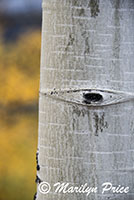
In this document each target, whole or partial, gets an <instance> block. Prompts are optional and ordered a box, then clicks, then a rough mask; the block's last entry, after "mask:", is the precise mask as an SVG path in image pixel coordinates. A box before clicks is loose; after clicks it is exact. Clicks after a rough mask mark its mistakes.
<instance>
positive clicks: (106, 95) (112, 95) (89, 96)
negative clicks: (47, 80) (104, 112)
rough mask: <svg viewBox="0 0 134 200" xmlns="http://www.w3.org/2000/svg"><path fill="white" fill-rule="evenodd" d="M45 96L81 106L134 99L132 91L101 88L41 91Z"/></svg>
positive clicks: (109, 103) (102, 104)
mask: <svg viewBox="0 0 134 200" xmlns="http://www.w3.org/2000/svg"><path fill="white" fill-rule="evenodd" d="M40 94H43V95H45V96H47V97H50V98H54V99H57V100H60V101H64V102H68V103H74V104H79V105H82V106H90V107H91V106H96V107H100V106H108V105H112V104H118V103H123V102H126V101H131V100H134V94H133V93H126V92H119V91H115V90H102V89H69V90H67V89H66V90H55V89H54V90H51V91H41V92H40Z"/></svg>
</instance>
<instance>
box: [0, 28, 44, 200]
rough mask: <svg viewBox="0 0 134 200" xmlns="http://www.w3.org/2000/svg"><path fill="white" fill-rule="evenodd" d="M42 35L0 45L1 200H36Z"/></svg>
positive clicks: (28, 35)
mask: <svg viewBox="0 0 134 200" xmlns="http://www.w3.org/2000/svg"><path fill="white" fill-rule="evenodd" d="M40 40H41V37H40V31H38V30H32V31H29V32H27V33H25V34H23V35H21V37H20V38H19V39H17V40H16V41H15V42H12V43H4V42H2V41H0V147H1V151H2V153H1V156H0V174H1V176H0V200H6V199H10V200H23V199H25V200H29V199H33V195H34V193H35V190H36V185H35V183H34V180H35V177H36V160H35V154H36V147H37V123H38V118H37V102H38V90H39V70H40V46H41V41H40Z"/></svg>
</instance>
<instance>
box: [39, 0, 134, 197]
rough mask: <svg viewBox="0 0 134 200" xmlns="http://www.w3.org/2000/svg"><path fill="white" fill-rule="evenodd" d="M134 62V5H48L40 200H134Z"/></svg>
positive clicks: (108, 1) (85, 0)
mask: <svg viewBox="0 0 134 200" xmlns="http://www.w3.org/2000/svg"><path fill="white" fill-rule="evenodd" d="M133 59H134V1H133V0H126V1H124V0H100V1H99V0H43V27H42V50H41V75H40V83H41V84H40V99H39V139H38V154H37V155H38V157H39V160H38V166H37V168H38V172H37V179H36V182H37V183H38V185H39V183H42V181H45V182H48V183H49V184H50V185H51V191H50V192H49V193H47V194H42V193H41V192H40V191H39V189H37V200H43V199H44V200H48V199H51V200H70V199H71V200H85V199H89V200H107V199H110V200H111V199H112V200H134V188H133V187H134V162H133V161H134V110H133V108H134V60H133ZM57 182H60V183H70V186H81V185H84V184H85V183H87V184H88V186H89V187H97V193H91V194H89V195H88V196H87V195H86V194H84V193H76V192H75V193H65V194H64V193H63V192H61V193H56V192H55V191H54V187H53V185H54V184H55V183H57ZM105 182H110V183H111V184H113V186H116V187H117V186H119V185H121V186H124V187H129V192H128V193H127V192H126V193H125V192H123V193H120V192H119V193H117V192H113V191H111V190H110V191H107V192H105V193H103V194H102V188H103V187H102V184H103V183H105ZM44 188H45V186H44Z"/></svg>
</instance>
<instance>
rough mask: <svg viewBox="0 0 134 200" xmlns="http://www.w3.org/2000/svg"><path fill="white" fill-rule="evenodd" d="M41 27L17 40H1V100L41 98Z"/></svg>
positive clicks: (24, 100)
mask: <svg viewBox="0 0 134 200" xmlns="http://www.w3.org/2000/svg"><path fill="white" fill-rule="evenodd" d="M40 46H41V42H40V31H31V32H29V33H26V34H25V35H23V36H21V37H20V38H19V40H17V41H16V42H15V43H13V44H7V45H3V44H2V42H1V44H0V61H1V62H0V74H1V76H0V104H4V105H7V104H8V103H12V102H19V103H29V102H31V101H37V98H38V88H39V69H40Z"/></svg>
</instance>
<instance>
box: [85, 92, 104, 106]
mask: <svg viewBox="0 0 134 200" xmlns="http://www.w3.org/2000/svg"><path fill="white" fill-rule="evenodd" d="M83 97H84V103H87V104H90V103H92V102H96V103H97V102H99V101H102V99H103V97H102V95H101V94H98V93H86V94H85V93H84V94H83Z"/></svg>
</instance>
